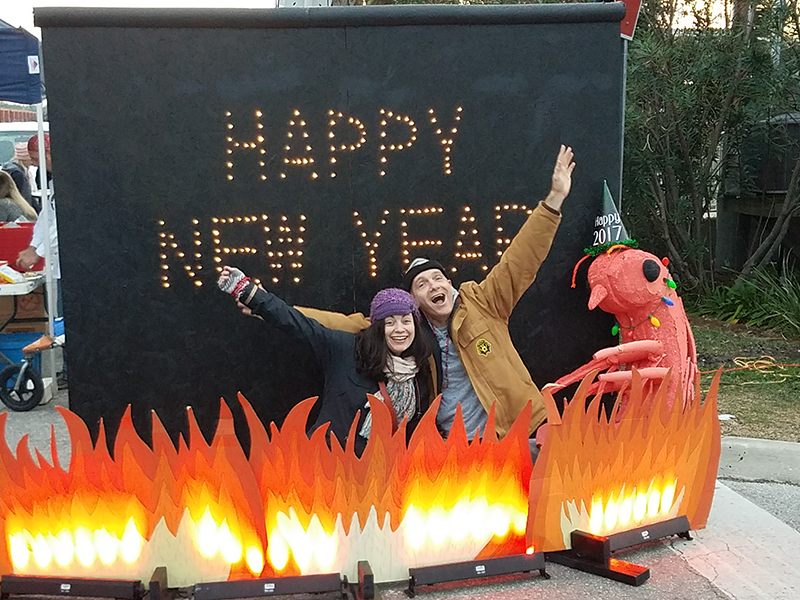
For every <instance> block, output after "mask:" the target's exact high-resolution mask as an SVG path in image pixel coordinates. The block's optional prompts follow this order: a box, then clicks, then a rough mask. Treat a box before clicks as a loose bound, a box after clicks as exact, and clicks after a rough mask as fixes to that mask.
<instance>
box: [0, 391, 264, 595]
mask: <svg viewBox="0 0 800 600" xmlns="http://www.w3.org/2000/svg"><path fill="white" fill-rule="evenodd" d="M58 410H59V412H60V413H61V416H62V417H63V418H64V420H65V421H66V424H67V428H68V430H69V434H70V438H71V445H72V453H71V460H70V465H69V469H68V470H67V471H64V470H63V469H62V468H61V467H60V466H59V464H58V458H57V454H56V451H55V450H53V451H52V461H51V463H48V462H47V461H46V460H45V459H44V457H43V456H42V455H41V454H40V453H39V452H38V451H37V453H36V454H37V462H38V464H37V462H35V461H34V460H33V458H32V457H31V455H30V453H29V451H28V444H27V436H26V437H24V438H23V439H22V440H20V443H19V445H18V446H17V452H16V457H14V455H13V454H12V453H11V451H10V450H9V449H8V447H7V446H5V445H4V444H0V483H2V492H1V493H0V515H2V516H3V519H2V529H3V531H2V533H3V536H4V538H5V539H7V541H8V557H7V560H8V561H9V562H10V567H11V569H9V570H13V572H15V573H28V574H51V575H55V574H69V575H74V576H94V577H97V576H109V577H130V576H133V575H140V576H142V578H145V579H149V575H148V573H152V570H153V569H155V567H157V566H160V565H161V564H166V563H168V562H170V561H172V562H173V563H174V562H175V558H174V556H171V555H179V554H183V553H185V551H187V550H188V551H189V552H188V555H191V554H192V551H191V549H192V548H197V549H198V550H199V552H194V555H195V559H194V560H192V559H191V558H189V559H185V560H184V561H183V562H184V563H185V564H184V565H183V568H176V569H174V570H173V569H170V577H172V574H173V572H175V574H176V576H177V578H178V579H177V580H176V581H182V576H181V572H182V571H183V572H185V573H186V576H187V577H188V578H189V579H191V581H192V582H196V581H207V580H208V578H212V579H219V578H220V577H222V578H225V577H228V576H229V575H230V574H231V573H235V574H237V575H239V576H248V575H249V576H253V575H258V574H260V573H261V571H262V570H263V568H264V559H263V557H264V550H265V549H266V535H265V532H264V528H263V523H264V520H263V510H262V507H261V502H260V498H259V495H258V489H257V487H256V484H255V479H254V478H253V476H252V473H251V472H250V469H249V468H248V463H247V459H246V457H245V455H244V452H242V449H241V447H240V446H239V443H238V440H237V439H236V437H235V435H234V433H233V418H232V415H231V413H230V411H229V409H228V407H227V406H226V405H225V404H224V403H223V404H222V408H221V411H220V412H221V414H220V421H219V426H218V429H217V433H216V435H215V437H214V441H213V442H212V444H211V445H210V446H209V445H208V444H207V443H206V442H205V440H204V438H203V436H202V434H201V433H200V429H199V427H198V426H197V423H196V421H195V419H194V416H193V413H192V411H191V409H189V410H188V417H189V430H190V432H189V438H190V443H189V445H188V446H187V445H186V443H185V442H184V441H183V439H181V441H180V444H179V449H178V450H177V451H176V450H175V447H174V446H173V444H172V442H171V441H170V439H169V436H168V435H167V433H166V431H165V430H164V428H163V426H162V425H161V423H160V422H159V421H158V419H157V417H156V416H155V415H153V448H152V449H150V448H149V447H148V446H147V445H146V444H145V443H144V442H143V441H142V440H141V438H139V436H138V434H137V433H136V431H135V430H134V428H133V423H132V421H131V416H130V408H129V409H128V410H127V411H126V412H125V415H124V416H123V418H122V422H121V423H120V427H119V432H118V435H117V438H116V442H115V446H114V457H115V458H113V459H112V458H111V456H110V454H109V453H108V450H107V444H106V439H105V432H104V431H105V430H104V428H103V426H102V423H101V426H100V433H99V436H98V440H97V444H96V445H92V443H91V438H90V436H89V432H88V429H87V428H86V425H85V424H84V423H83V421H81V420H80V419H79V418H78V417H77V416H76V415H75V414H73V413H71V412H69V411H68V410H65V409H61V408H59V409H58ZM5 419H6V415H5V414H3V415H0V429H4V427H5ZM51 447H52V448H53V449H55V447H56V445H55V432H54V430H53V429H52V428H51ZM242 507H244V508H242ZM158 531H161V532H162V535H160V536H159V535H156V533H157V532H158ZM153 539H157V540H158V543H155V544H148V543H147V542H149V541H151V540H153ZM259 557H260V559H259ZM144 575H147V577H144Z"/></svg>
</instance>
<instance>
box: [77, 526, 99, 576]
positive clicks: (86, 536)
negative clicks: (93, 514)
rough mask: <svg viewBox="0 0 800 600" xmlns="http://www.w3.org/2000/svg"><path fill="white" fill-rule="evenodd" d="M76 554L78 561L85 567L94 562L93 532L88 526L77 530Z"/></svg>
mask: <svg viewBox="0 0 800 600" xmlns="http://www.w3.org/2000/svg"><path fill="white" fill-rule="evenodd" d="M75 554H76V555H77V557H78V562H79V563H81V564H82V565H83V566H84V567H90V566H92V564H94V558H95V549H94V543H93V542H92V532H91V531H89V530H88V529H87V528H86V527H78V528H77V529H76V530H75Z"/></svg>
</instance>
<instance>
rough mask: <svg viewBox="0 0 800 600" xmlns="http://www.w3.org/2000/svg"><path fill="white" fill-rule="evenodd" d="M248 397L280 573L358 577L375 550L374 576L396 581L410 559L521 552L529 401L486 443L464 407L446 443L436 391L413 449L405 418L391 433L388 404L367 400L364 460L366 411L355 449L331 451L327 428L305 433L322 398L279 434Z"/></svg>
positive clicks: (489, 431) (294, 415)
mask: <svg viewBox="0 0 800 600" xmlns="http://www.w3.org/2000/svg"><path fill="white" fill-rule="evenodd" d="M240 401H241V402H242V405H243V407H244V409H245V415H246V416H247V420H248V424H249V427H250V437H251V451H250V463H251V466H252V468H253V471H254V473H255V474H256V479H257V480H258V482H259V488H260V490H261V495H262V501H263V503H264V506H265V507H266V511H265V512H266V515H265V516H266V528H267V532H268V535H269V542H270V547H269V553H268V554H269V561H270V563H271V564H272V565H273V566H274V567H275V568H276V569H277V570H278V571H280V572H281V573H282V574H291V573H297V572H301V573H304V574H305V573H316V572H326V571H331V570H333V571H341V572H347V573H350V572H353V573H354V572H355V568H356V561H357V560H359V557H362V558H363V556H365V555H367V554H365V552H366V553H368V555H369V556H370V562H371V565H372V568H373V570H374V571H375V572H376V577H379V578H380V579H381V580H390V579H395V580H396V579H402V578H404V577H406V576H407V569H408V567H409V566H413V565H420V564H432V563H439V562H447V561H448V560H450V561H453V560H467V559H473V558H476V557H477V556H478V555H479V554H480V553H481V551H483V552H484V553H490V554H491V553H495V552H499V553H506V554H508V553H511V552H516V551H521V550H522V549H523V546H522V543H523V541H524V540H523V534H524V528H525V516H526V513H527V496H528V489H527V487H528V483H529V480H530V471H531V461H530V451H529V448H528V440H527V429H526V424H527V422H528V421H529V419H530V408H528V409H527V410H526V411H524V413H523V414H522V415H520V417H519V418H518V419H517V421H516V423H515V425H514V426H513V428H512V430H511V431H510V432H509V434H508V435H507V436H506V437H505V438H504V439H503V440H502V441H498V440H497V436H496V433H495V430H494V411H492V412H491V414H490V417H489V422H488V424H487V427H486V432H485V435H484V436H483V439H475V440H474V441H473V442H471V443H470V442H469V441H468V438H467V434H466V431H465V429H464V426H463V420H462V419H461V416H460V413H459V415H457V416H456V423H459V424H460V425H459V426H456V427H454V428H453V430H452V431H451V433H450V436H449V437H448V439H447V440H443V439H442V437H441V436H440V434H439V432H438V430H437V428H436V413H437V410H438V405H439V400H438V399H437V401H436V402H435V403H434V405H433V406H432V407H431V408H430V410H429V411H428V412H427V413H426V414H425V415H424V416H423V417H422V419H421V421H420V423H419V425H418V426H417V429H416V430H415V431H414V433H413V435H412V437H411V439H410V441H409V443H408V446H407V447H406V443H405V426H404V425H401V427H400V428H399V429H398V431H397V432H396V433H395V434H394V435H393V434H392V422H391V416H390V414H389V411H388V408H387V407H386V405H385V404H384V403H383V402H380V401H379V400H377V399H376V398H374V397H370V399H369V401H370V409H371V411H372V433H371V434H370V438H369V441H368V443H367V446H366V449H365V450H364V453H363V455H362V456H361V458H358V457H357V456H356V455H355V453H354V452H353V440H354V437H355V434H356V430H355V429H354V428H355V426H356V424H357V422H358V419H356V420H355V421H354V425H353V428H352V429H351V431H350V435H349V436H348V440H349V441H348V443H347V445H346V447H345V448H342V447H341V446H340V445H339V444H338V443H337V442H336V441H333V443H332V446H331V448H330V449H329V448H328V446H327V443H326V441H325V435H324V432H323V431H321V430H318V431H317V432H315V433H314V434H313V435H312V436H311V438H308V437H307V436H306V434H305V424H306V421H307V419H308V414H309V412H310V410H311V407H312V405H313V402H314V399H310V400H306V401H305V402H303V403H301V404H299V405H298V406H297V407H295V409H294V410H292V412H291V413H290V414H289V416H288V417H287V419H286V420H285V421H284V423H283V427H282V429H281V430H278V428H277V427H276V426H275V425H274V424H273V425H272V426H271V439H268V437H267V434H266V431H265V430H264V428H263V425H262V424H261V422H260V421H259V420H258V418H257V416H256V414H255V412H254V411H253V410H252V408H251V407H250V405H249V404H248V403H247V402H246V400H244V398H242V397H241V396H240ZM459 411H460V408H459ZM379 540H382V541H379ZM487 544H489V545H488V546H487Z"/></svg>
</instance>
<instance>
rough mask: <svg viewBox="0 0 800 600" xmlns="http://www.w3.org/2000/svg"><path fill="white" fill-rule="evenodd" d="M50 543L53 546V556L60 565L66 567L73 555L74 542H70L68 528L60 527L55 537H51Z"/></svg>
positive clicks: (70, 537) (70, 536)
mask: <svg viewBox="0 0 800 600" xmlns="http://www.w3.org/2000/svg"><path fill="white" fill-rule="evenodd" d="M50 545H51V546H52V548H53V557H54V558H55V559H56V562H57V563H58V564H59V565H60V566H62V567H66V566H67V565H68V564H69V563H71V562H72V559H73V557H74V556H75V544H74V543H73V542H72V534H71V533H70V532H69V530H68V529H62V530H61V531H59V532H58V534H57V535H56V536H55V537H52V538H51V539H50Z"/></svg>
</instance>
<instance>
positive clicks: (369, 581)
mask: <svg viewBox="0 0 800 600" xmlns="http://www.w3.org/2000/svg"><path fill="white" fill-rule="evenodd" d="M350 592H351V593H352V594H353V598H355V600H381V599H382V597H381V593H380V592H379V591H378V588H376V587H375V575H373V573H372V567H371V566H370V564H369V561H367V560H360V561H358V583H351V584H350Z"/></svg>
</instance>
